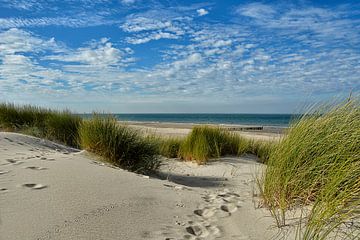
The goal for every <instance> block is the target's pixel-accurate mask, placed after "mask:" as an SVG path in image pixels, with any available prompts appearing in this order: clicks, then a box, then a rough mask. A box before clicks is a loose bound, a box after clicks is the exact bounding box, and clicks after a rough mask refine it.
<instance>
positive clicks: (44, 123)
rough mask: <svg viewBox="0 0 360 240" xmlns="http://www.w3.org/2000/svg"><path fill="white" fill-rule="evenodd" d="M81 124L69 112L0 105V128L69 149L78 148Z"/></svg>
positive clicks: (80, 120) (78, 118)
mask: <svg viewBox="0 0 360 240" xmlns="http://www.w3.org/2000/svg"><path fill="white" fill-rule="evenodd" d="M81 122H82V119H81V118H80V117H78V116H75V115H73V114H71V113H70V112H69V111H54V110H49V109H44V108H39V107H34V106H30V105H25V106H17V105H14V104H6V103H2V104H0V128H2V129H5V130H10V131H17V132H22V133H25V134H29V135H33V136H36V137H42V138H47V139H49V140H53V141H57V142H60V143H63V144H65V145H68V146H71V147H78V129H79V127H80V124H81Z"/></svg>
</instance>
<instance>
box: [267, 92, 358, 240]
mask: <svg viewBox="0 0 360 240" xmlns="http://www.w3.org/2000/svg"><path fill="white" fill-rule="evenodd" d="M260 182H261V191H262V196H263V199H264V203H265V204H266V205H267V206H268V207H269V208H270V210H271V212H272V213H273V215H274V217H275V219H276V221H277V224H278V225H279V226H284V225H286V219H285V218H286V217H285V216H286V211H287V210H289V209H292V208H295V207H304V208H305V206H308V205H310V206H312V207H311V210H310V213H309V214H306V216H305V217H304V219H306V224H305V229H303V230H302V231H301V238H302V239H326V238H327V237H329V236H332V237H335V238H336V237H340V236H342V237H343V235H342V234H338V231H340V230H339V229H342V230H341V231H343V230H344V228H343V226H344V225H346V224H350V225H354V223H356V222H357V223H358V222H359V220H360V106H359V101H358V100H354V99H352V100H349V101H346V102H343V103H341V104H337V105H333V106H322V107H320V108H316V109H315V110H312V111H311V112H309V113H308V114H305V115H304V116H303V117H302V118H301V119H299V120H298V121H296V122H294V123H292V125H291V127H290V129H289V130H288V133H287V134H286V136H285V137H284V138H283V139H282V141H281V142H280V143H279V144H278V145H277V146H276V147H275V148H274V149H273V150H272V151H271V153H270V157H269V159H268V161H267V168H266V170H265V172H264V175H263V177H262V179H260ZM304 219H303V220H304ZM349 229H354V228H347V227H345V231H344V232H345V233H346V234H349V231H350V230H349ZM351 236H353V235H351ZM346 239H352V238H351V237H350V235H348V236H347V237H346ZM354 239H355V238H354Z"/></svg>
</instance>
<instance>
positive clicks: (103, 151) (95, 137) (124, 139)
mask: <svg viewBox="0 0 360 240" xmlns="http://www.w3.org/2000/svg"><path fill="white" fill-rule="evenodd" d="M79 135H80V144H81V147H82V148H83V149H86V150H88V151H90V152H93V153H95V154H97V155H99V156H102V157H104V158H105V159H106V160H108V161H109V162H111V163H113V164H115V165H117V166H119V167H122V168H125V169H129V170H131V171H136V172H146V171H149V170H154V169H156V168H157V167H158V165H159V160H158V158H157V153H158V148H157V145H156V143H155V142H154V141H151V139H149V138H147V137H142V136H141V135H140V134H139V133H138V132H137V131H136V130H134V129H131V128H129V127H127V126H124V125H120V124H119V123H118V122H117V121H116V120H115V119H114V118H111V117H107V118H100V117H99V116H94V117H93V119H91V120H87V121H84V122H83V124H82V126H81V128H80V134H79Z"/></svg>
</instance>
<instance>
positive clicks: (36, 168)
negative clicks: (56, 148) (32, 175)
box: [25, 166, 47, 170]
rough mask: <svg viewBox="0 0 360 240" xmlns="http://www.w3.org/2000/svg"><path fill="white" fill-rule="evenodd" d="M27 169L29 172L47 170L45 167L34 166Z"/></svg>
mask: <svg viewBox="0 0 360 240" xmlns="http://www.w3.org/2000/svg"><path fill="white" fill-rule="evenodd" d="M25 168H27V169H31V170H47V168H45V167H36V166H29V167H25Z"/></svg>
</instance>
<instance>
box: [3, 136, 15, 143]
mask: <svg viewBox="0 0 360 240" xmlns="http://www.w3.org/2000/svg"><path fill="white" fill-rule="evenodd" d="M4 139H6V140H8V141H9V142H14V141H13V140H11V139H10V138H7V137H4Z"/></svg>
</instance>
